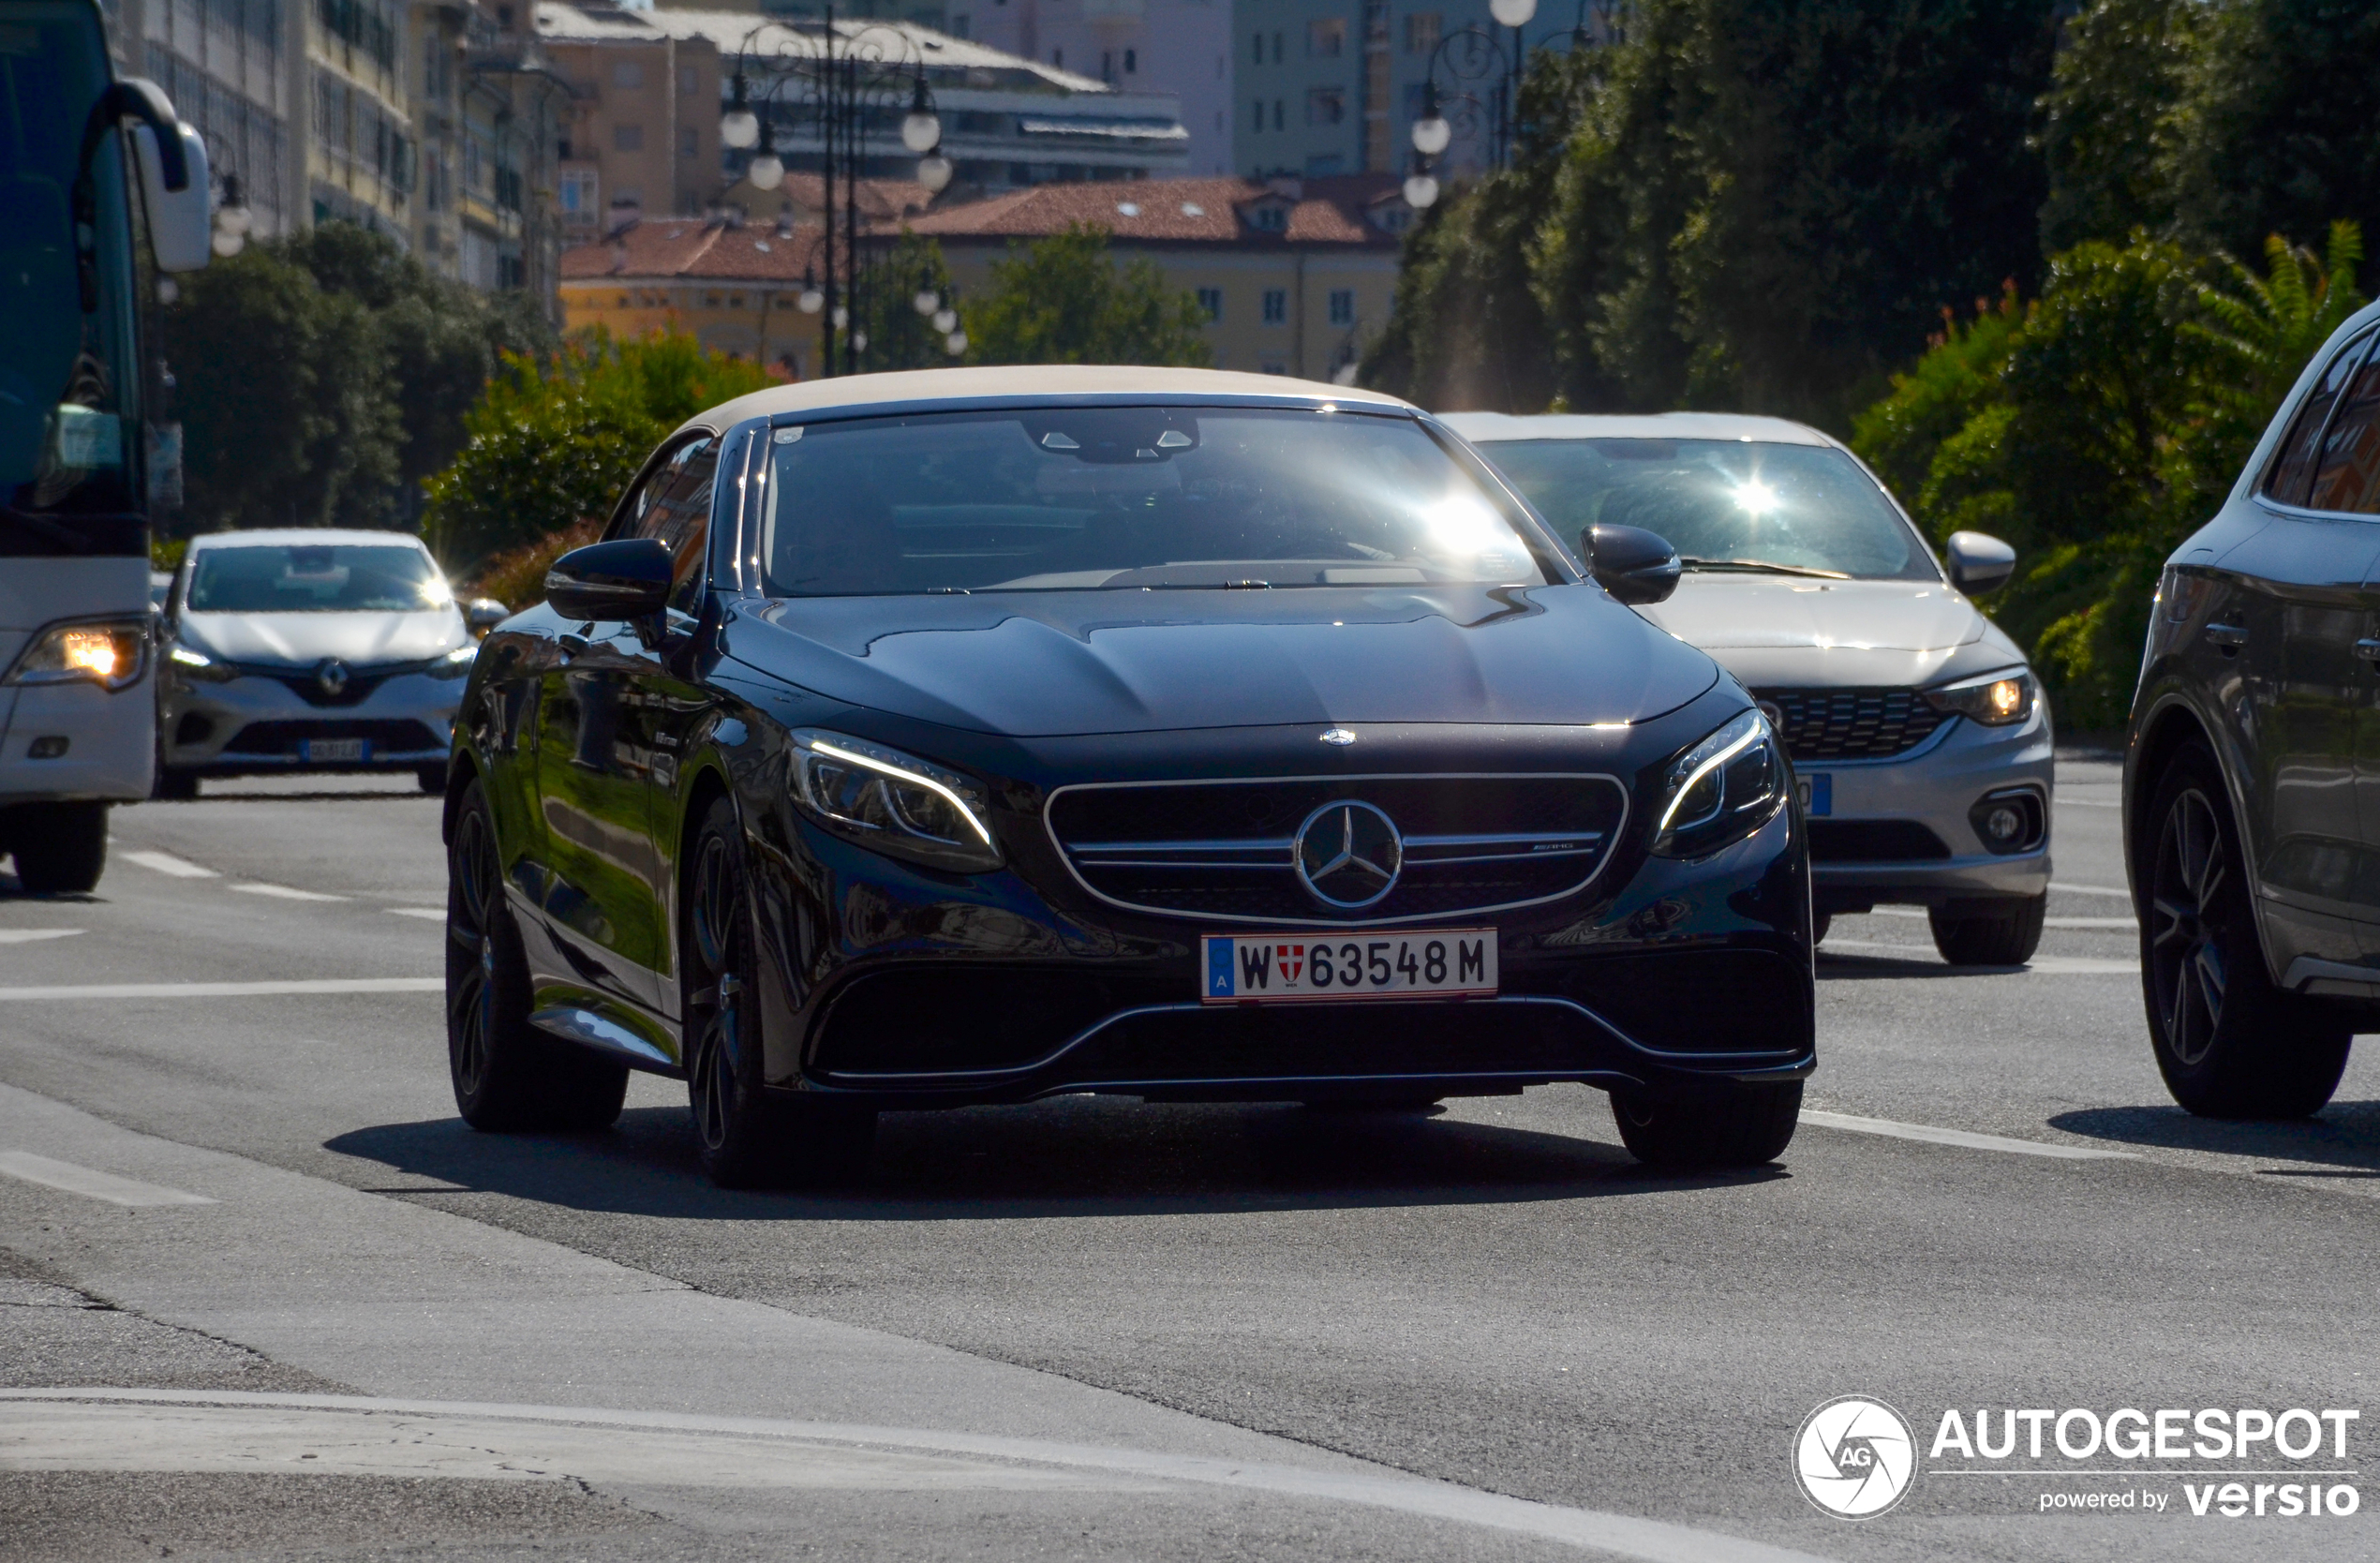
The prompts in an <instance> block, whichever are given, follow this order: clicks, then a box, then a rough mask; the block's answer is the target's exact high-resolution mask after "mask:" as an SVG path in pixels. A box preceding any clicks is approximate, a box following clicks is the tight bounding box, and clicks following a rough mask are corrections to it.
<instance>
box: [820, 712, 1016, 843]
mask: <svg viewBox="0 0 2380 1563" xmlns="http://www.w3.org/2000/svg"><path fill="white" fill-rule="evenodd" d="M809 747H810V752H811V753H813V754H824V755H826V757H827V758H828V759H831V760H841V761H844V762H845V763H847V764H850V765H855V766H860V767H865V768H867V769H869V770H872V771H874V772H876V773H877V774H878V775H880V776H890V777H895V778H897V779H899V780H900V781H902V782H909V783H911V784H912V785H915V786H919V787H923V788H925V789H926V790H927V791H928V792H930V793H932V794H934V795H935V796H938V797H940V798H941V799H942V800H943V801H944V802H945V803H947V804H949V805H950V806H951V807H952V808H954V809H956V810H958V811H959V817H960V818H962V819H964V820H965V821H966V822H967V823H968V825H970V826H973V827H974V832H975V834H976V835H978V836H980V837H982V838H983V843H984V845H986V846H989V845H991V832H990V831H989V830H986V829H985V828H984V823H983V821H981V820H979V819H977V818H975V811H974V810H973V809H970V808H969V807H967V800H966V799H965V798H962V797H960V796H959V795H958V794H957V793H955V792H952V791H951V790H950V789H949V788H948V787H945V786H944V785H943V784H942V783H941V782H937V781H935V780H934V779H933V778H932V777H930V776H920V775H918V774H917V773H916V772H915V771H914V770H906V769H903V768H902V767H900V766H895V765H887V764H886V763H885V762H884V761H882V760H875V759H870V757H869V756H867V755H865V754H855V753H854V752H851V751H850V750H848V749H844V748H841V747H840V746H839V745H836V744H831V743H826V742H823V741H822V740H820V739H817V738H812V739H811V740H810V746H809Z"/></svg>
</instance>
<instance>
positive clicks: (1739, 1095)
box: [1612, 1080, 1802, 1169]
mask: <svg viewBox="0 0 2380 1563" xmlns="http://www.w3.org/2000/svg"><path fill="white" fill-rule="evenodd" d="M1801 1115H1802V1082H1801V1081H1799V1080H1782V1081H1778V1082H1776V1083H1774V1084H1761V1085H1745V1084H1741V1083H1738V1082H1735V1081H1732V1080H1730V1081H1719V1082H1715V1083H1713V1084H1712V1085H1709V1086H1707V1087H1704V1088H1703V1090H1701V1091H1698V1092H1696V1093H1694V1094H1692V1095H1689V1096H1649V1095H1646V1094H1643V1093H1641V1092H1634V1091H1614V1092H1613V1093H1612V1116H1613V1117H1614V1119H1616V1120H1617V1121H1618V1123H1619V1125H1620V1142H1621V1143H1622V1144H1624V1145H1626V1146H1627V1147H1628V1149H1629V1154H1631V1155H1633V1156H1634V1157H1636V1159H1637V1160H1639V1161H1641V1162H1644V1163H1645V1164H1646V1165H1648V1166H1652V1167H1672V1168H1710V1169H1719V1168H1741V1167H1764V1166H1766V1165H1767V1164H1768V1163H1770V1162H1773V1161H1775V1160H1776V1159H1777V1158H1778V1156H1780V1155H1783V1154H1785V1147H1786V1146H1788V1145H1790V1144H1792V1140H1793V1130H1794V1129H1795V1128H1796V1127H1798V1126H1799V1124H1800V1123H1801Z"/></svg>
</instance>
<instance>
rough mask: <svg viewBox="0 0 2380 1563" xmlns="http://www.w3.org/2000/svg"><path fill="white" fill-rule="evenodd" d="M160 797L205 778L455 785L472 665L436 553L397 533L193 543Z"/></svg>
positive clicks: (169, 662)
mask: <svg viewBox="0 0 2380 1563" xmlns="http://www.w3.org/2000/svg"><path fill="white" fill-rule="evenodd" d="M162 628H163V632H164V635H165V639H166V643H167V649H166V654H165V656H164V657H163V659H161V662H160V666H161V677H160V679H159V685H158V695H157V699H158V707H157V743H158V748H159V751H160V753H159V765H158V767H157V776H158V782H157V794H158V796H161V797H192V796H197V793H198V788H199V781H200V779H201V777H206V776H245V775H256V774H260V773H270V772H279V771H350V772H352V771H383V772H385V771H400V772H401V771H411V772H413V773H414V774H415V775H416V776H418V777H419V778H420V780H421V786H422V788H423V790H424V791H425V792H437V791H439V790H440V789H442V788H443V787H444V786H445V785H446V755H447V747H448V744H449V741H450V738H451V737H452V730H453V723H454V707H455V706H456V704H457V702H459V701H460V699H461V698H462V693H463V681H464V678H465V676H466V675H468V674H469V672H470V671H471V662H472V659H473V657H474V656H475V655H476V654H477V653H478V650H479V647H478V644H477V642H475V641H474V640H473V639H472V638H471V633H470V628H469V625H467V624H466V622H465V619H464V614H463V610H462V609H461V608H460V607H458V606H457V605H456V603H455V602H454V593H453V592H452V591H451V590H450V589H449V588H448V587H447V584H446V576H445V575H444V573H441V572H440V571H439V567H438V561H437V560H436V559H433V558H431V557H430V554H429V550H428V549H426V548H424V547H423V546H422V544H421V543H420V542H419V541H418V540H416V539H414V538H410V537H407V536H405V535H403V534H401V533H394V532H371V531H333V530H328V529H324V530H290V531H252V532H216V533H210V534H208V535H205V536H202V537H200V538H197V539H195V540H193V541H192V543H191V544H190V551H189V554H188V556H187V557H186V558H184V560H183V562H182V568H181V570H180V571H179V572H177V573H176V574H175V576H174V581H173V587H172V590H171V592H170V593H169V594H168V596H167V598H166V603H165V610H164V623H163V626H162Z"/></svg>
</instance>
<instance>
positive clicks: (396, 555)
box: [189, 543, 454, 613]
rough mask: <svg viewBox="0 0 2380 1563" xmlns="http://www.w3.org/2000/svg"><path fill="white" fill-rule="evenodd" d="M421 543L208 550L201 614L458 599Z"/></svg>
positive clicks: (194, 599)
mask: <svg viewBox="0 0 2380 1563" xmlns="http://www.w3.org/2000/svg"><path fill="white" fill-rule="evenodd" d="M453 600H454V599H453V594H452V593H450V592H449V591H448V590H447V586H446V577H445V576H443V575H441V574H439V570H438V566H437V565H435V564H433V563H431V562H430V557H429V556H428V555H427V554H424V553H423V552H422V551H421V550H420V549H419V548H403V547H394V546H390V545H388V544H384V543H243V544H237V545H234V546H231V547H228V548H208V549H204V550H201V553H200V554H199V557H198V559H197V561H196V564H195V566H194V568H193V569H192V571H191V573H190V597H189V607H190V609H191V611H192V612H194V613H419V612H422V611H423V610H424V609H428V608H436V607H440V606H443V605H444V604H445V603H449V602H452V601H453Z"/></svg>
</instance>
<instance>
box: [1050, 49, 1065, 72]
mask: <svg viewBox="0 0 2380 1563" xmlns="http://www.w3.org/2000/svg"><path fill="white" fill-rule="evenodd" d="M1049 63H1050V64H1051V65H1053V66H1056V67H1058V68H1059V69H1060V70H1064V69H1065V68H1066V52H1065V51H1064V50H1063V49H1052V50H1051V51H1050V52H1049Z"/></svg>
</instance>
